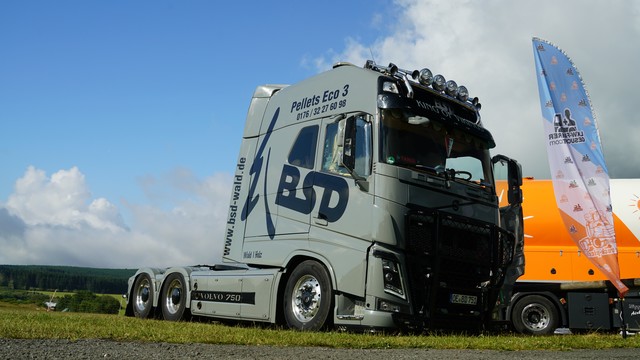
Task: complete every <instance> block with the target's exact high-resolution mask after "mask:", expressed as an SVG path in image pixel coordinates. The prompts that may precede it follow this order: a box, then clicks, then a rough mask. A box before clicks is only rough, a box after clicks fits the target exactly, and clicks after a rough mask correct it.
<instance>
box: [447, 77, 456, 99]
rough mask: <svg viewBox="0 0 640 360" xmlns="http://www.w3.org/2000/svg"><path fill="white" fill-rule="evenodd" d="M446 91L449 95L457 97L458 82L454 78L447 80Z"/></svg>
mask: <svg viewBox="0 0 640 360" xmlns="http://www.w3.org/2000/svg"><path fill="white" fill-rule="evenodd" d="M444 92H445V93H446V94H447V95H449V96H453V97H455V96H456V95H458V84H456V82H455V81H453V80H449V81H447V82H446V84H445V85H444Z"/></svg>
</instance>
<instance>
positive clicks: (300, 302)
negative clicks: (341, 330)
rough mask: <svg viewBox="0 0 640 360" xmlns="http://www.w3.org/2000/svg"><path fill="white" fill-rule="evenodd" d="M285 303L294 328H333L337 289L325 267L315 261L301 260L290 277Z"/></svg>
mask: <svg viewBox="0 0 640 360" xmlns="http://www.w3.org/2000/svg"><path fill="white" fill-rule="evenodd" d="M283 303H284V317H285V319H286V321H287V325H288V326H289V327H290V328H292V329H296V330H306V331H317V330H320V329H323V328H326V327H329V325H330V324H331V322H332V320H333V318H332V317H331V316H330V314H331V309H332V307H333V289H332V287H331V280H330V279H329V274H328V272H327V270H326V269H325V268H324V266H322V265H321V264H320V263H318V262H316V261H313V260H307V261H304V262H302V263H300V265H298V266H297V267H296V268H295V269H294V270H293V272H292V273H291V276H289V280H287V287H286V289H285V291H284V298H283Z"/></svg>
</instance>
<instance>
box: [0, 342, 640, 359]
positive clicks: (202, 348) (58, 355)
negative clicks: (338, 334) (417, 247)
mask: <svg viewBox="0 0 640 360" xmlns="http://www.w3.org/2000/svg"><path fill="white" fill-rule="evenodd" d="M98 358H100V359H108V358H113V359H124V358H129V359H136V360H144V359H154V360H155V359H187V358H188V359H198V360H200V359H260V360H265V359H300V358H313V359H318V358H321V359H327V360H330V359H336V360H338V359H340V360H342V359H349V360H360V359H362V360H372V359H394V360H395V359H448V360H452V359H492V360H503V359H504V360H513V359H514V358H517V359H532V360H533V359H535V360H541V359H563V360H564V359H598V360H602V359H638V358H640V349H613V350H598V351H594V350H575V351H517V352H514V351H488V350H429V349H388V350H368V349H330V348H319V347H271V346H240V345H211V344H167V343H138V342H114V341H105V340H78V341H68V340H21V339H0V359H7V360H9V359H12V360H13V359H47V360H49V359H98Z"/></svg>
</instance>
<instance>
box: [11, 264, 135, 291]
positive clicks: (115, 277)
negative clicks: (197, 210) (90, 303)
mask: <svg viewBox="0 0 640 360" xmlns="http://www.w3.org/2000/svg"><path fill="white" fill-rule="evenodd" d="M135 272H136V270H135V269H98V268H86V267H73V266H45V265H0V287H5V288H7V289H15V290H50V291H53V290H58V291H65V292H66V291H69V292H73V291H81V290H86V291H90V292H94V293H99V294H124V293H125V292H126V291H127V279H128V278H129V277H130V276H132V275H133V274H135Z"/></svg>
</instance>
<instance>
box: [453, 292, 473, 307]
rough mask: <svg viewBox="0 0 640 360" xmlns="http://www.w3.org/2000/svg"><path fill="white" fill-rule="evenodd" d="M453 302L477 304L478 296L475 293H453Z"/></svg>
mask: <svg viewBox="0 0 640 360" xmlns="http://www.w3.org/2000/svg"><path fill="white" fill-rule="evenodd" d="M451 303H452V304H462V305H476V304H477V303H478V297H477V296H474V295H463V294H451Z"/></svg>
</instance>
